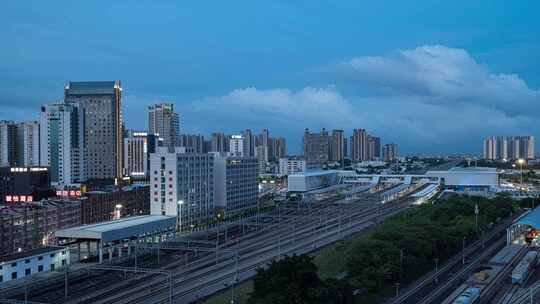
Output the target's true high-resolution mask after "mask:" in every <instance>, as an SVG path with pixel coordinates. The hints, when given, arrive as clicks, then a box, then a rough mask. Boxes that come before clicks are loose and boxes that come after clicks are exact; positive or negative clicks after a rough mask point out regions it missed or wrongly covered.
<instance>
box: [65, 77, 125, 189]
mask: <svg viewBox="0 0 540 304" xmlns="http://www.w3.org/2000/svg"><path fill="white" fill-rule="evenodd" d="M121 98H122V87H121V86H120V81H90V82H69V83H68V84H67V85H66V87H65V97H64V99H65V100H64V101H65V103H66V104H69V105H76V106H78V107H79V109H80V110H81V111H82V113H83V114H82V116H83V117H84V119H83V132H82V138H84V145H83V146H84V157H83V159H84V162H85V165H84V167H85V168H86V177H87V179H88V180H110V179H121V178H122V164H123V160H122V158H123V156H124V155H123V153H122V144H123V140H122V127H121V124H122V122H121V116H122V115H121V108H120V106H121Z"/></svg>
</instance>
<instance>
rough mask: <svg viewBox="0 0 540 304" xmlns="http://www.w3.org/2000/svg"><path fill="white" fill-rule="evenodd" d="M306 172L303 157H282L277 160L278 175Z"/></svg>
mask: <svg viewBox="0 0 540 304" xmlns="http://www.w3.org/2000/svg"><path fill="white" fill-rule="evenodd" d="M304 171H306V160H305V158H303V157H297V156H293V157H283V158H280V159H279V175H289V174H292V173H297V172H304Z"/></svg>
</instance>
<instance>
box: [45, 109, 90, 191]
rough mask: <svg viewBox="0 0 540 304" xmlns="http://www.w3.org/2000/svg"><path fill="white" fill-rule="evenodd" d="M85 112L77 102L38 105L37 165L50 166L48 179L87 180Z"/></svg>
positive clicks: (56, 182) (67, 183)
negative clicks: (38, 140)
mask: <svg viewBox="0 0 540 304" xmlns="http://www.w3.org/2000/svg"><path fill="white" fill-rule="evenodd" d="M83 130H84V116H83V115H82V111H81V110H80V109H79V107H78V106H76V105H71V104H64V103H62V102H58V103H52V104H47V105H44V106H42V107H41V114H40V132H39V133H40V138H41V139H40V154H41V155H40V165H41V166H47V167H49V168H50V169H49V171H50V178H51V182H52V183H55V184H60V185H69V184H73V183H81V182H85V181H86V167H85V163H86V162H85V161H84V155H85V153H84V151H85V145H84V140H83Z"/></svg>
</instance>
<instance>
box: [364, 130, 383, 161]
mask: <svg viewBox="0 0 540 304" xmlns="http://www.w3.org/2000/svg"><path fill="white" fill-rule="evenodd" d="M367 150H368V151H367V152H368V155H367V159H368V160H379V159H381V139H380V138H379V137H376V136H371V135H368V136H367Z"/></svg>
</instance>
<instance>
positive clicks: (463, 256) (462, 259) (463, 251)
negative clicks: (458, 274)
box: [461, 237, 465, 265]
mask: <svg viewBox="0 0 540 304" xmlns="http://www.w3.org/2000/svg"><path fill="white" fill-rule="evenodd" d="M461 264H463V265H465V237H463V243H462V250H461Z"/></svg>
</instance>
